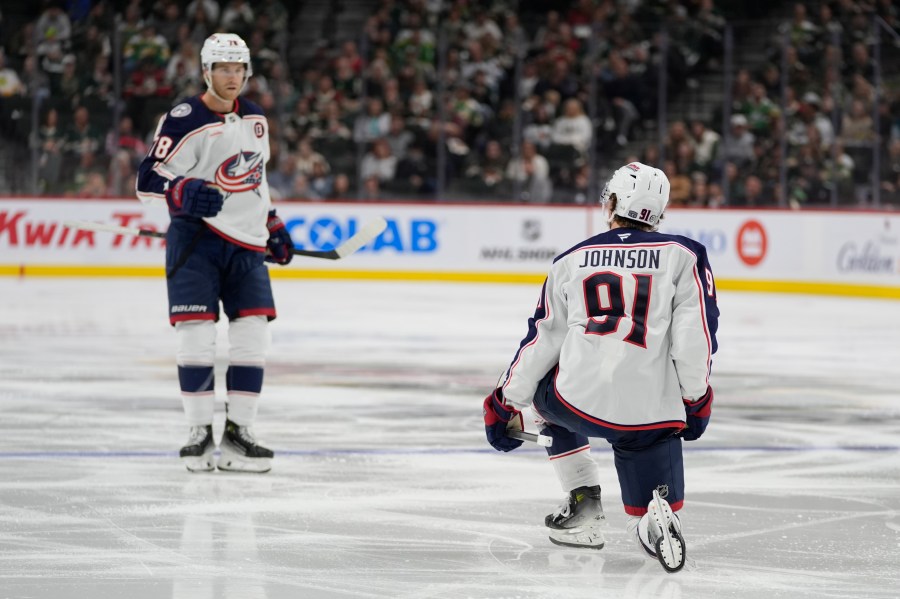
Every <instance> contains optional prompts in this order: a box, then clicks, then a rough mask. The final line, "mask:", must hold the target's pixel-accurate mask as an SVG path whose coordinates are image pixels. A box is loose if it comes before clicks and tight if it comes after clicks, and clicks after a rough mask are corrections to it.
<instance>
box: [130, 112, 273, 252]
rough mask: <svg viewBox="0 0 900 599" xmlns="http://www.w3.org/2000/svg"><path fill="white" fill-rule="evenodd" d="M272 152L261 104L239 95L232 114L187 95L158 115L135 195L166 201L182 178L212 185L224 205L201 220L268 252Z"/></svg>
mask: <svg viewBox="0 0 900 599" xmlns="http://www.w3.org/2000/svg"><path fill="white" fill-rule="evenodd" d="M269 152H270V150H269V125H268V123H267V122H266V117H265V115H264V114H263V111H262V109H261V108H260V107H259V106H257V105H256V104H254V103H253V102H250V101H249V100H245V99H244V98H238V100H236V101H235V110H234V112H231V113H228V114H220V113H217V112H213V111H212V110H210V109H209V108H207V106H206V105H205V104H204V103H203V101H202V100H201V99H200V97H199V96H195V97H192V98H188V99H187V100H185V101H184V102H182V103H180V104H178V105H177V106H175V107H174V108H172V109H171V110H170V111H169V112H167V113H166V114H165V116H163V117H162V118H161V119H160V121H159V125H157V128H156V134H155V136H154V138H153V145H152V146H151V148H150V151H149V152H148V154H147V157H146V158H144V161H143V162H142V163H141V165H140V168H139V169H138V177H137V196H138V198H139V199H140V200H141V201H142V202H144V203H158V202H160V201H162V202H163V203H165V190H166V189H167V188H168V185H169V182H170V181H171V180H173V179H175V178H176V177H179V176H183V177H191V178H197V179H204V180H206V181H209V182H211V183H214V184H215V185H217V186H218V187H219V188H221V191H222V195H223V196H224V197H225V203H224V206H223V207H222V211H221V212H219V213H218V214H217V215H216V216H213V217H210V218H204V219H203V220H204V221H205V222H206V224H207V225H209V227H210V228H211V229H213V230H214V231H215V232H216V233H218V234H219V235H221V236H222V237H225V238H226V239H228V240H230V241H232V242H234V243H237V244H238V245H241V246H244V247H247V248H250V249H254V250H258V251H264V250H265V247H266V241H267V240H268V238H269V231H268V229H267V228H266V217H267V215H268V212H269V210H270V209H271V199H270V198H269V186H268V183H267V181H266V163H267V162H268V161H269Z"/></svg>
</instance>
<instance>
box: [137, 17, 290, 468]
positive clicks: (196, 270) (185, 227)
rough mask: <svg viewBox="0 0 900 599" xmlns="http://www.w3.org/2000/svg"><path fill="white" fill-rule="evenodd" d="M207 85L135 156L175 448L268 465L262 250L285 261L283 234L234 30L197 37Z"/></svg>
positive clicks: (264, 126) (242, 47)
mask: <svg viewBox="0 0 900 599" xmlns="http://www.w3.org/2000/svg"><path fill="white" fill-rule="evenodd" d="M200 62H201V66H202V68H203V78H204V80H205V82H206V86H207V90H206V92H205V93H203V94H201V95H200V96H196V97H191V98H187V99H184V100H182V101H181V102H180V103H178V104H177V105H176V106H175V107H174V108H172V109H171V110H170V111H169V112H168V113H166V114H165V115H164V116H163V117H162V118H161V119H160V122H159V124H158V125H157V128H156V134H155V136H154V140H153V144H152V146H151V147H150V151H149V153H148V154H147V157H146V158H145V159H144V160H143V162H142V163H141V165H140V169H139V172H138V180H137V195H138V198H140V199H141V201H143V202H145V203H159V204H162V203H163V202H164V203H165V205H167V206H168V209H169V214H170V216H171V224H170V225H169V229H168V231H167V232H166V282H167V287H168V295H169V321H170V322H171V323H172V325H174V327H175V332H176V337H177V343H178V349H177V364H178V380H179V383H180V385H181V395H182V400H183V405H184V412H185V414H186V415H187V421H188V425H189V427H190V433H189V438H188V441H187V443H186V444H185V446H184V447H182V448H181V452H180V456H181V459H182V461H183V462H184V464H185V466H186V467H187V469H188V470H190V471H192V472H202V471H209V470H214V469H215V468H216V467H218V468H219V469H221V470H234V471H239V472H267V471H268V470H269V469H270V468H271V467H272V465H271V463H272V457H273V453H272V451H271V450H270V449H267V448H265V447H263V446H261V445H260V444H259V443H258V442H257V440H256V438H255V436H254V434H253V424H254V422H255V420H256V413H257V404H258V401H259V394H260V392H261V390H262V383H263V369H264V366H265V358H266V352H267V350H268V346H269V328H268V326H269V325H268V323H269V321H271V320H273V319H274V318H275V302H274V299H273V297H272V286H271V282H270V280H269V271H268V269H267V267H266V265H265V264H264V262H274V263H277V264H282V265H284V264H287V263H289V262H290V261H291V258H292V257H293V253H292V252H293V249H294V244H293V241H292V240H291V238H290V235H288V233H287V231H286V230H285V227H284V224H283V223H282V222H281V220H280V219H279V218H278V216H277V215H276V213H275V210H274V209H273V208H272V203H271V200H270V198H269V187H268V183H267V181H266V171H265V165H266V162H268V160H269V126H268V123H267V121H266V117H265V115H264V114H263V112H262V109H261V108H260V107H259V106H257V105H256V104H254V103H252V102H250V101H248V100H246V99H243V98H239V96H240V94H241V92H242V91H243V89H244V87H245V86H246V84H247V80H248V79H249V78H250V76H251V75H252V74H253V72H252V66H251V63H250V50H249V49H248V48H247V44H246V43H244V40H242V39H241V38H240V37H238V36H237V35H234V34H232V33H216V34H214V35H211V36H210V37H209V38H207V39H206V41H205V42H204V43H203V48H202V49H201V50H200ZM220 302H221V307H222V310H223V311H224V313H225V316H226V317H227V318H228V322H229V327H228V340H229V365H228V372H227V373H226V378H225V381H226V386H227V414H226V422H225V431H224V432H223V435H222V441H221V444H220V457H219V459H218V462H216V461H215V460H214V451H215V449H216V444H215V441H214V439H213V430H212V423H213V413H214V407H215V390H214V380H215V376H214V372H213V366H214V363H215V357H216V328H215V322H216V321H217V320H218V319H219V309H220Z"/></svg>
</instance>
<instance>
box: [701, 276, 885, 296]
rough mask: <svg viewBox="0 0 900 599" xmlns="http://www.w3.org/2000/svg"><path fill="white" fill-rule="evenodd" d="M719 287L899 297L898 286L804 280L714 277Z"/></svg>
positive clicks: (742, 289) (727, 289) (769, 291)
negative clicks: (755, 279)
mask: <svg viewBox="0 0 900 599" xmlns="http://www.w3.org/2000/svg"><path fill="white" fill-rule="evenodd" d="M716 285H717V286H718V287H719V289H723V290H726V291H756V292H761V293H806V294H810V295H842V296H852V297H875V298H883V299H900V287H881V286H878V285H856V284H850V283H813V282H804V281H748V280H743V279H741V280H737V279H716Z"/></svg>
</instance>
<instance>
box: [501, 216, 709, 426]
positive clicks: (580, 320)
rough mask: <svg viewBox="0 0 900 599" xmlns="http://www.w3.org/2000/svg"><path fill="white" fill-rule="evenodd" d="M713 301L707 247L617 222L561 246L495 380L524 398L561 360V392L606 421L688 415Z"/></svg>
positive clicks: (515, 401)
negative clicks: (564, 247) (567, 246)
mask: <svg viewBox="0 0 900 599" xmlns="http://www.w3.org/2000/svg"><path fill="white" fill-rule="evenodd" d="M718 317H719V309H718V306H717V305H716V289H715V283H714V280H713V274H712V270H711V269H710V266H709V263H708V261H707V257H706V248H704V247H703V245H702V244H700V243H697V242H696V241H693V240H691V239H688V238H686V237H682V236H680V235H666V234H663V233H656V232H645V231H640V230H638V229H626V228H617V229H613V230H610V231H608V232H606V233H602V234H600V235H596V236H594V237H591V238H590V239H587V240H585V241H583V242H582V243H580V244H578V245H576V246H575V247H573V248H571V249H570V250H568V251H566V252H564V253H563V254H561V255H560V256H558V257H557V258H556V259H555V260H554V263H553V266H552V267H551V270H550V273H549V275H548V277H547V280H546V281H545V283H544V288H543V290H542V292H541V298H540V301H539V303H538V306H537V309H536V310H535V313H534V316H533V318H531V319H529V321H528V333H527V334H526V336H525V338H524V339H523V340H522V343H521V345H520V347H519V349H518V351H517V352H516V355H515V357H514V358H513V361H512V364H511V365H510V367H509V369H508V370H507V371H506V373H505V374H504V376H503V377H502V378H501V380H500V386H502V388H503V397H504V399H505V400H506V402H507V403H508V404H511V405H513V406H515V407H516V408H518V409H523V408H525V407H526V406H528V405H530V404H531V402H532V399H533V397H534V393H535V390H536V388H537V385H538V382H539V381H540V380H541V379H542V378H543V377H544V375H546V374H547V373H548V372H549V371H550V370H551V369H552V368H554V367H555V366H556V365H557V364H559V372H558V374H557V377H556V381H555V384H556V393H557V396H558V399H559V400H560V401H561V402H562V403H563V404H564V405H567V406H568V407H569V408H570V409H573V411H574V412H577V413H580V414H581V415H582V416H583V417H586V418H588V419H590V420H594V421H596V422H597V423H599V424H603V425H604V426H609V427H611V428H618V427H624V428H629V429H642V428H653V425H654V423H658V422H670V421H682V422H684V420H685V411H684V403H683V401H682V398H687V399H697V398H699V397H701V396H702V395H703V394H704V393H705V392H706V389H707V385H708V382H709V372H710V367H711V364H712V354H713V353H714V352H715V351H716V349H717V345H716V329H717V328H718Z"/></svg>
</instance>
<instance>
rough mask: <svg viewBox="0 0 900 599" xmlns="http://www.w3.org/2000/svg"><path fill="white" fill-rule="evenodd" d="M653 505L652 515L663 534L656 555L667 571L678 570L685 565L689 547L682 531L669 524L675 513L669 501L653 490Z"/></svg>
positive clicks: (659, 539) (657, 544) (657, 542)
mask: <svg viewBox="0 0 900 599" xmlns="http://www.w3.org/2000/svg"><path fill="white" fill-rule="evenodd" d="M653 507H654V508H655V509H651V510H650V517H651V518H653V520H654V522H655V523H656V525H657V527H658V529H659V530H661V531H662V535H661V536H660V537H659V538H658V539H657V540H656V557H657V558H659V563H660V564H662V567H663V569H664V570H665V571H666V572H678V571H679V570H681V569H682V568H683V567H684V563H685V560H686V558H687V548H686V547H685V544H684V539H683V538H682V536H681V533H680V532H678V531H677V530H675V526H674V525H672V526H671V527H670V526H669V523H670V522H672V521H674V519H675V515H674V514H673V513H672V508H671V507H670V506H669V504H668V502H666V501H664V500H663V499H662V498H661V497H660V496H659V493H657V492H656V491H653Z"/></svg>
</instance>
